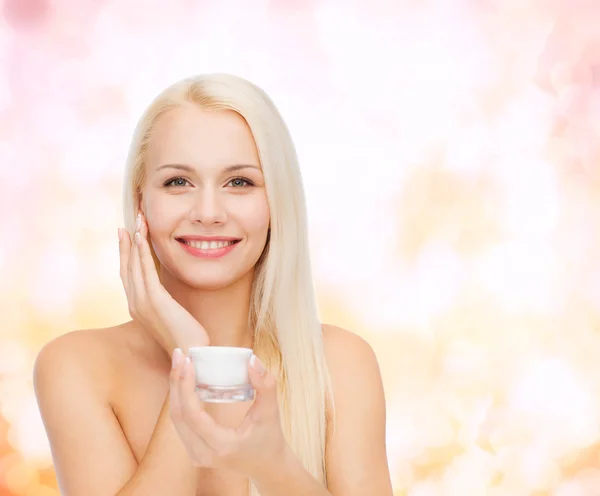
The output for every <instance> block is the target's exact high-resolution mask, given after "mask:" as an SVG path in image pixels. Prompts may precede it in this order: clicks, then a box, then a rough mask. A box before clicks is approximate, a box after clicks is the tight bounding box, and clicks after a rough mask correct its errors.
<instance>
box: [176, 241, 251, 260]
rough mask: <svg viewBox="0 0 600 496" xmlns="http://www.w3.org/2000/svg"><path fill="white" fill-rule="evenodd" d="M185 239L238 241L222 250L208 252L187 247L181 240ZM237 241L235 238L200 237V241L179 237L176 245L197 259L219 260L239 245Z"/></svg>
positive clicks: (215, 249) (209, 250) (214, 249)
mask: <svg viewBox="0 0 600 496" xmlns="http://www.w3.org/2000/svg"><path fill="white" fill-rule="evenodd" d="M182 239H185V240H186V241H187V240H190V241H238V242H237V243H233V244H230V245H228V246H224V247H222V248H213V249H210V248H209V249H208V250H202V249H201V248H195V247H193V246H190V245H187V244H185V243H183V242H182V241H181V240H182ZM239 241H240V240H239V239H237V238H229V239H228V238H207V237H206V236H204V237H202V239H197V238H190V237H187V236H186V237H181V238H177V243H179V246H181V247H182V248H183V249H184V250H185V251H187V252H188V253H189V254H190V255H193V256H194V257H198V258H221V257H224V256H225V255H227V254H228V253H230V252H231V251H232V250H233V249H234V248H235V247H236V246H237V245H239V244H240V243H239Z"/></svg>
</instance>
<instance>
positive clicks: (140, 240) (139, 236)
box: [135, 232, 142, 245]
mask: <svg viewBox="0 0 600 496" xmlns="http://www.w3.org/2000/svg"><path fill="white" fill-rule="evenodd" d="M135 242H136V243H137V244H138V245H141V244H142V235H141V234H140V233H139V232H136V233H135Z"/></svg>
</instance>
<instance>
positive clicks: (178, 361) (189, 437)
mask: <svg viewBox="0 0 600 496" xmlns="http://www.w3.org/2000/svg"><path fill="white" fill-rule="evenodd" d="M172 360H173V362H172V368H171V374H170V378H169V396H170V398H169V414H170V417H171V421H172V422H173V426H174V427H175V430H176V431H177V434H178V435H179V437H180V439H181V441H182V443H183V445H184V446H185V448H186V450H187V451H188V453H189V454H190V456H191V457H193V458H194V459H202V458H205V456H202V454H203V453H204V454H205V455H206V454H211V451H210V448H209V447H208V446H207V445H206V443H205V442H204V441H203V440H202V439H201V438H200V437H199V436H198V435H197V434H196V433H194V432H193V431H192V430H191V429H190V428H189V427H188V426H187V424H186V422H185V420H184V418H183V413H182V410H181V401H180V398H179V381H180V379H181V373H182V370H183V369H182V364H183V360H184V356H183V353H182V352H181V350H180V349H179V348H176V349H175V350H174V351H173V358H172Z"/></svg>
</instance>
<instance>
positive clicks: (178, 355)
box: [172, 348, 183, 369]
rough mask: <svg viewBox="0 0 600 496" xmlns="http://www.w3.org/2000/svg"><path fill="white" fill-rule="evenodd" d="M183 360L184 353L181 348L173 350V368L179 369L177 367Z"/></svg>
mask: <svg viewBox="0 0 600 496" xmlns="http://www.w3.org/2000/svg"><path fill="white" fill-rule="evenodd" d="M182 359H183V353H182V352H181V350H180V349H179V348H175V349H174V350H173V362H172V365H173V368H174V369H175V368H177V366H178V365H179V364H180V363H181V360H182Z"/></svg>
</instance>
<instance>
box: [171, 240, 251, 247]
mask: <svg viewBox="0 0 600 496" xmlns="http://www.w3.org/2000/svg"><path fill="white" fill-rule="evenodd" d="M176 239H177V241H179V242H180V243H181V244H184V245H188V246H191V247H192V248H196V249H198V250H218V249H220V248H225V247H227V246H231V245H234V244H236V243H239V242H240V241H241V239H235V240H232V241H189V240H185V239H182V238H176Z"/></svg>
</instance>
